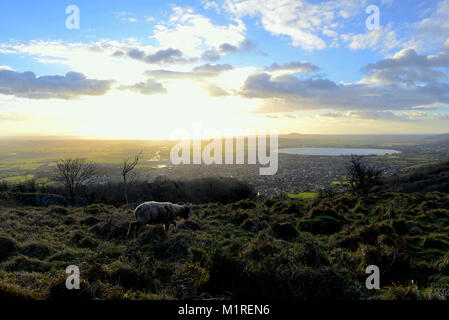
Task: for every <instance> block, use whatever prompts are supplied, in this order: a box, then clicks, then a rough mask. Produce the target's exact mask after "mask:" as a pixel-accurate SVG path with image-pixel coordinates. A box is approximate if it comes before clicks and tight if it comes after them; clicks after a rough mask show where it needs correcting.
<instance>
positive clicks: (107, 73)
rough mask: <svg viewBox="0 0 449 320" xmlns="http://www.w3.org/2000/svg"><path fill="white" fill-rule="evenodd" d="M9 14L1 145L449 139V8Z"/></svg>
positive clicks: (205, 1)
mask: <svg viewBox="0 0 449 320" xmlns="http://www.w3.org/2000/svg"><path fill="white" fill-rule="evenodd" d="M0 9H1V10H0V27H2V29H3V30H7V31H6V32H4V33H2V35H0V59H1V63H0V136H35V135H38V136H52V137H53V136H70V137H80V138H83V139H107V140H111V139H112V140H168V139H170V137H171V135H172V133H173V132H174V131H176V130H179V129H185V128H190V127H191V126H192V124H193V123H195V122H198V121H201V122H202V123H203V124H204V126H205V124H207V126H208V127H210V128H214V129H216V130H219V131H224V130H225V129H227V128H228V127H230V126H232V128H238V129H243V130H246V129H255V130H259V129H276V130H278V131H279V132H280V133H282V134H288V133H289V132H298V131H299V132H301V133H303V134H321V135H328V134H332V135H360V134H368V135H373V134H377V135H379V134H387V135H393V134H424V135H426V134H435V135H436V134H444V133H447V127H448V124H449V95H448V92H449V81H448V72H449V24H447V21H449V0H439V1H436V0H435V1H426V2H422V1H418V0H416V1H407V3H405V2H403V1H394V0H373V1H369V2H368V1H366V0H363V1H356V0H349V1H346V2H344V3H339V2H337V1H314V0H307V1H306V0H282V1H281V2H279V3H278V4H277V5H275V6H274V5H273V4H271V3H270V2H267V1H258V0H223V1H211V0H202V1H199V0H198V1H184V0H178V1H175V2H173V3H172V4H165V3H143V2H141V1H138V0H133V1H128V2H126V4H124V3H122V4H119V3H110V2H109V1H96V2H95V3H91V2H89V1H86V0H79V1H77V2H76V3H74V4H73V5H72V6H67V5H66V4H64V3H60V2H58V1H54V0H53V1H52V0H45V1H41V2H39V3H28V2H25V1H24V0H20V1H3V2H2V3H1V4H0ZM429 132H433V133H429Z"/></svg>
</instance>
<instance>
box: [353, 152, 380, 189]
mask: <svg viewBox="0 0 449 320" xmlns="http://www.w3.org/2000/svg"><path fill="white" fill-rule="evenodd" d="M347 172H348V180H349V185H350V186H351V189H352V192H353V193H355V194H367V193H368V192H369V190H370V189H371V188H372V187H373V186H375V185H377V184H379V183H380V176H381V173H382V172H381V170H378V169H376V168H373V167H369V166H366V165H365V164H364V163H363V161H362V157H361V156H355V155H352V156H351V161H350V163H349V165H348V166H347Z"/></svg>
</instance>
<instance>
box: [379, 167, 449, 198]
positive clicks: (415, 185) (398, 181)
mask: <svg viewBox="0 0 449 320" xmlns="http://www.w3.org/2000/svg"><path fill="white" fill-rule="evenodd" d="M382 191H395V192H407V193H410V192H431V191H439V192H445V193H449V161H446V162H442V163H437V164H430V165H426V166H422V167H419V168H417V169H415V170H413V171H412V172H408V173H407V174H403V175H398V176H392V177H388V178H386V179H385V185H384V186H382Z"/></svg>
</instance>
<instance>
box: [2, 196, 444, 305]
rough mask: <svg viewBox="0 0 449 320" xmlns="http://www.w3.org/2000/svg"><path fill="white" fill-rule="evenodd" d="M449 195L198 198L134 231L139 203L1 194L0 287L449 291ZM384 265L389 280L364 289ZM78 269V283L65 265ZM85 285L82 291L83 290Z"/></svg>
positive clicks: (427, 294) (149, 295)
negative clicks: (77, 202) (31, 202)
mask: <svg viewBox="0 0 449 320" xmlns="http://www.w3.org/2000/svg"><path fill="white" fill-rule="evenodd" d="M448 207H449V196H448V195H446V194H442V193H438V192H433V193H423V194H400V193H380V194H374V195H370V196H367V197H358V196H352V195H349V194H341V195H337V196H335V197H333V198H325V199H315V200H307V199H290V200H276V199H271V200H267V201H265V202H263V203H256V202H253V201H250V200H243V201H239V202H237V203H232V204H228V205H221V204H214V203H210V204H204V205H195V206H194V208H193V216H192V217H191V219H189V220H188V221H184V222H180V223H179V225H178V227H179V229H180V231H179V232H177V233H176V232H174V230H173V229H171V230H170V231H168V232H165V231H164V230H163V228H162V226H160V225H159V226H152V227H148V228H147V229H146V230H144V231H142V232H141V233H140V234H139V236H138V237H137V238H136V239H134V238H130V239H128V238H126V233H127V229H128V223H129V222H130V221H131V220H132V218H133V217H132V210H130V209H127V208H125V207H121V208H116V207H112V206H106V205H101V204H96V205H90V206H88V207H85V208H73V207H49V208H43V207H29V206H24V205H21V204H20V203H16V204H15V205H13V204H12V203H11V202H10V201H6V200H3V201H2V203H1V206H0V234H1V235H0V297H2V298H7V299H12V298H15V299H17V298H20V299H63V298H78V299H92V298H100V299H188V298H194V299H211V298H212V299H231V298H249V297H251V298H268V299H281V300H282V299H296V300H316V299H337V300H341V299H368V298H371V299H447V298H448V295H447V287H448V285H449V211H448V209H447V208H448ZM371 264H375V265H378V266H379V268H380V270H381V289H380V290H367V289H365V285H364V284H365V280H366V277H367V275H366V274H365V268H366V267H367V266H368V265H371ZM68 265H77V266H79V267H80V269H81V279H82V281H81V287H82V289H81V290H80V291H69V290H66V289H65V279H66V274H65V273H64V270H65V268H66V267H67V266H68ZM74 292H76V293H74Z"/></svg>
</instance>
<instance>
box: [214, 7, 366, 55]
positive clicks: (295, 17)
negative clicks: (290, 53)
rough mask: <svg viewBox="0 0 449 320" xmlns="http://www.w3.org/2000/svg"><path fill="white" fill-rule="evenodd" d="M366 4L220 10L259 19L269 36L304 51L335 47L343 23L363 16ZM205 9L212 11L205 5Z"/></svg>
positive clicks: (228, 8) (237, 15)
mask: <svg viewBox="0 0 449 320" xmlns="http://www.w3.org/2000/svg"><path fill="white" fill-rule="evenodd" d="M366 3H367V1H365V0H363V1H360V0H338V1H337V0H334V1H322V2H319V3H310V2H308V1H304V0H279V1H259V0H225V1H224V4H223V6H222V8H223V9H224V10H226V11H227V12H228V13H230V14H232V15H234V16H235V17H237V18H243V17H245V16H249V17H260V20H261V25H262V26H263V28H264V29H265V30H267V31H268V32H270V33H271V34H273V35H277V36H288V37H289V38H290V39H291V43H292V45H293V46H297V47H301V48H302V49H305V50H316V49H324V48H326V47H328V46H332V45H336V44H335V41H336V40H338V39H337V36H338V32H337V30H339V29H341V28H342V27H343V26H344V22H345V20H348V19H350V18H352V17H353V16H355V15H357V14H363V13H364V11H363V10H364V9H365V7H366ZM206 5H207V6H208V7H216V6H212V5H210V3H209V2H206Z"/></svg>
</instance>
